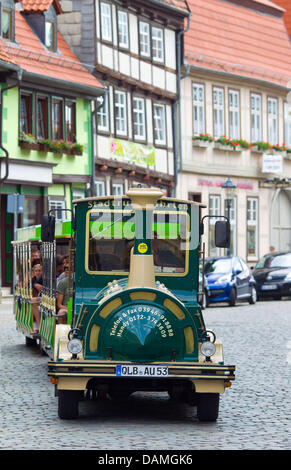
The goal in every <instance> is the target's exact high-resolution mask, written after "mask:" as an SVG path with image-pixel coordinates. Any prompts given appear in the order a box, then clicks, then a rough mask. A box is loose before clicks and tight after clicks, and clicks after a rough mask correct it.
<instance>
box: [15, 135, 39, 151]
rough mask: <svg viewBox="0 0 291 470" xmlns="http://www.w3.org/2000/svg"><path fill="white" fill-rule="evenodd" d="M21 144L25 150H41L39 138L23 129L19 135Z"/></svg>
mask: <svg viewBox="0 0 291 470" xmlns="http://www.w3.org/2000/svg"><path fill="white" fill-rule="evenodd" d="M19 145H20V147H21V148H22V149H25V150H39V146H38V142H37V139H36V138H35V137H34V136H33V135H32V134H30V133H28V134H26V133H25V132H23V131H21V132H20V136H19Z"/></svg>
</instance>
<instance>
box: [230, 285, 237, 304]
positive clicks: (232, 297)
mask: <svg viewBox="0 0 291 470" xmlns="http://www.w3.org/2000/svg"><path fill="white" fill-rule="evenodd" d="M235 302H236V290H235V288H234V287H233V288H232V289H231V291H230V295H229V300H228V305H229V306H230V307H234V306H235Z"/></svg>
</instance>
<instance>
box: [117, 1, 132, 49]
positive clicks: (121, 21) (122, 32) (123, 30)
mask: <svg viewBox="0 0 291 470" xmlns="http://www.w3.org/2000/svg"><path fill="white" fill-rule="evenodd" d="M117 21H118V43H119V47H124V48H125V49H128V47H129V41H128V16H127V13H126V12H125V11H120V10H119V11H118V13H117Z"/></svg>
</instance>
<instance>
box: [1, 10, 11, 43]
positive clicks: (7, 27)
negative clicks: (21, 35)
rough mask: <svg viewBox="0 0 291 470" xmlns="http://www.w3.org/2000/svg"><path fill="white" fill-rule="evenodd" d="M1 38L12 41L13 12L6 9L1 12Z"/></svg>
mask: <svg viewBox="0 0 291 470" xmlns="http://www.w3.org/2000/svg"><path fill="white" fill-rule="evenodd" d="M1 36H2V38H3V39H6V40H7V41H13V12H12V10H10V9H8V8H2V11H1Z"/></svg>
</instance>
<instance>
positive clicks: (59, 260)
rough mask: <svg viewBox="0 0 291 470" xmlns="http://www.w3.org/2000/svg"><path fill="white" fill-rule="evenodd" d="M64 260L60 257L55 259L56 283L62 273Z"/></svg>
mask: <svg viewBox="0 0 291 470" xmlns="http://www.w3.org/2000/svg"><path fill="white" fill-rule="evenodd" d="M64 264H65V259H64V256H62V255H57V257H56V276H57V281H58V280H59V277H60V275H61V274H62V273H63V272H64Z"/></svg>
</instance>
